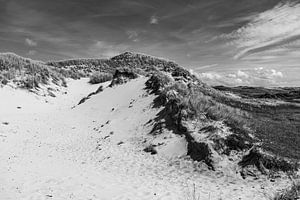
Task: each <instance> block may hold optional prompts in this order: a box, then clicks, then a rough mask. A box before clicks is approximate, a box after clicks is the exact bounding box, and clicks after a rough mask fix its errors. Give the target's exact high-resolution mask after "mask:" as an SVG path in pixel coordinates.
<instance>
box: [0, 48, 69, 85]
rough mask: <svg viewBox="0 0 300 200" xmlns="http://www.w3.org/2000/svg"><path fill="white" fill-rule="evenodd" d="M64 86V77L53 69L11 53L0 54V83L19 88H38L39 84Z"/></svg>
mask: <svg viewBox="0 0 300 200" xmlns="http://www.w3.org/2000/svg"><path fill="white" fill-rule="evenodd" d="M50 82H52V83H54V84H56V85H62V86H66V82H65V79H64V76H63V75H62V74H61V73H60V72H58V71H57V70H56V69H55V68H53V67H49V66H46V65H44V64H43V63H41V62H38V61H33V60H31V59H26V58H22V57H20V56H17V55H15V54H12V53H7V54H0V83H1V84H2V85H6V84H8V83H13V84H15V85H16V86H18V87H20V88H26V89H33V88H38V87H39V86H40V84H49V83H50Z"/></svg>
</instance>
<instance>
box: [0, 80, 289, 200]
mask: <svg viewBox="0 0 300 200" xmlns="http://www.w3.org/2000/svg"><path fill="white" fill-rule="evenodd" d="M145 81H146V78H138V79H135V80H132V81H130V82H129V83H127V84H124V85H120V86H117V87H114V88H106V89H105V90H104V91H103V92H101V93H99V94H97V95H95V96H93V97H91V98H90V99H89V100H87V101H86V102H85V103H84V104H81V105H79V106H76V107H75V108H73V109H71V107H72V106H74V105H77V103H78V102H79V100H80V99H81V98H82V97H84V96H87V95H88V94H89V93H91V92H92V91H95V90H96V89H97V88H98V87H99V85H93V86H91V85H89V84H87V80H86V79H82V80H79V81H71V82H70V83H69V88H67V89H66V90H67V94H57V98H50V97H47V98H44V97H38V96H36V95H33V94H31V93H28V92H25V91H20V90H12V89H9V88H1V89H0V99H1V100H0V160H1V162H0V199H1V200H2V199H3V200H6V199H12V200H15V199H55V200H65V199H76V200H77V199H95V200H96V199H101V200H102V199H103V200H110V199H136V200H142V199H147V200H150V199H151V200H152V199H164V200H165V199H169V200H174V199H189V196H191V193H192V192H189V191H192V189H193V187H194V186H193V185H195V188H196V195H197V196H199V197H200V199H230V200H232V199H268V197H269V196H268V195H271V194H273V193H274V192H276V188H283V187H284V186H285V185H284V184H285V183H283V182H282V183H278V182H275V183H271V182H269V181H265V180H256V181H255V180H250V179H247V180H243V179H241V178H240V176H239V175H238V174H232V173H229V172H228V173H227V172H224V173H221V172H211V171H209V170H207V169H206V168H205V167H201V166H200V167H195V165H196V164H194V163H193V162H191V161H189V160H188V159H183V158H181V159H178V158H177V157H178V156H184V155H185V154H186V142H185V139H184V138H182V137H180V136H176V135H174V134H172V133H168V132H166V133H163V134H164V135H163V136H164V137H167V138H168V139H167V140H164V141H165V142H166V141H167V142H166V143H168V145H162V146H161V147H160V148H159V153H158V154H157V155H151V154H149V153H145V152H143V151H142V150H143V149H144V148H145V147H146V146H147V145H148V144H150V143H156V144H157V143H159V142H162V141H163V139H162V136H157V137H153V136H150V135H148V133H149V132H150V130H151V128H152V127H151V124H150V125H149V124H148V125H146V123H147V122H148V121H149V120H150V119H153V118H155V116H156V114H157V113H158V112H159V111H160V109H154V108H151V103H152V101H153V99H154V98H155V96H153V95H148V94H147V93H146V91H145V90H144V87H145V86H144V83H145ZM104 85H105V84H104ZM45 101H48V103H45ZM17 107H21V108H17ZM3 122H7V123H8V124H7V123H5V124H3ZM190 199H191V198H190Z"/></svg>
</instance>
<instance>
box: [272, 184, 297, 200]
mask: <svg viewBox="0 0 300 200" xmlns="http://www.w3.org/2000/svg"><path fill="white" fill-rule="evenodd" d="M297 199H300V181H298V182H296V181H295V180H293V179H292V185H291V187H289V188H288V189H286V190H285V191H283V192H281V193H279V194H277V195H276V196H275V197H274V198H273V200H297Z"/></svg>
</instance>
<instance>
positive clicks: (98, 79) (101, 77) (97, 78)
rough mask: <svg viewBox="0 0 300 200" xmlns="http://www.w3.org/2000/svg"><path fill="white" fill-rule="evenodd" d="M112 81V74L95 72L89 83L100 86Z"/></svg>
mask: <svg viewBox="0 0 300 200" xmlns="http://www.w3.org/2000/svg"><path fill="white" fill-rule="evenodd" d="M112 79H113V75H112V74H109V73H101V72H95V73H94V74H92V75H91V77H90V81H89V83H91V84H98V83H103V82H106V81H111V80H112Z"/></svg>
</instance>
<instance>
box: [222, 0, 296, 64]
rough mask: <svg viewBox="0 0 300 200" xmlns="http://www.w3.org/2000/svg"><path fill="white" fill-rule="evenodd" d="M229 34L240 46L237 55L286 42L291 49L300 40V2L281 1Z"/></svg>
mask: <svg viewBox="0 0 300 200" xmlns="http://www.w3.org/2000/svg"><path fill="white" fill-rule="evenodd" d="M225 37H226V38H227V39H233V41H232V42H231V44H232V45H234V46H235V47H236V48H237V49H238V50H239V52H238V53H237V54H236V55H235V57H234V58H235V59H239V58H241V57H244V56H246V55H248V54H253V53H257V52H262V51H266V50H268V49H273V48H276V47H281V46H283V45H285V47H286V48H287V49H288V46H289V45H292V44H293V43H294V42H297V41H299V40H300V4H299V3H292V2H289V1H288V2H286V3H279V4H278V5H277V6H275V7H274V8H272V9H269V10H267V11H265V12H262V13H260V14H258V15H257V16H256V17H254V18H253V20H252V21H250V22H249V23H247V24H246V25H244V26H243V27H241V28H239V29H237V30H235V31H233V32H232V33H230V34H228V35H225Z"/></svg>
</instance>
